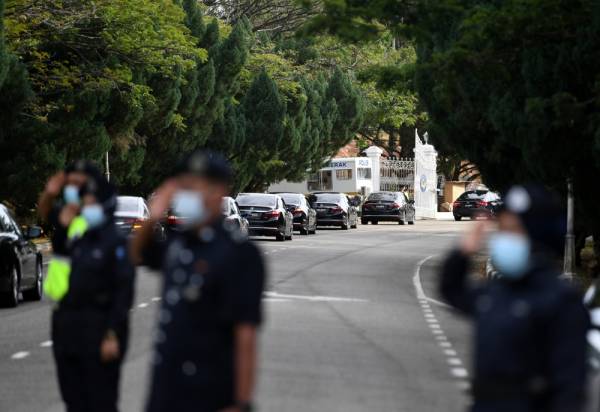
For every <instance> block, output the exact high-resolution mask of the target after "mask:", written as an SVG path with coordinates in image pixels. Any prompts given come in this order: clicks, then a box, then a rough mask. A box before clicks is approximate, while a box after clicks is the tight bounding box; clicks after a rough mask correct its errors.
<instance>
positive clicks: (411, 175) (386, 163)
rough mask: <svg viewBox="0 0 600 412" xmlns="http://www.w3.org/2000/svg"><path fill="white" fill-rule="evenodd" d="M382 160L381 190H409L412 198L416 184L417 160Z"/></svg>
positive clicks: (380, 171)
mask: <svg viewBox="0 0 600 412" xmlns="http://www.w3.org/2000/svg"><path fill="white" fill-rule="evenodd" d="M380 162H381V163H380V170H379V173H380V175H379V176H380V181H379V187H380V190H383V191H390V192H408V193H409V196H410V197H411V198H412V196H413V193H414V184H415V161H414V160H412V159H400V160H388V159H381V161H380Z"/></svg>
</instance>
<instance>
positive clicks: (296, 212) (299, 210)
mask: <svg viewBox="0 0 600 412" xmlns="http://www.w3.org/2000/svg"><path fill="white" fill-rule="evenodd" d="M293 213H294V216H301V215H302V213H303V212H302V209H296V210H294V212H293Z"/></svg>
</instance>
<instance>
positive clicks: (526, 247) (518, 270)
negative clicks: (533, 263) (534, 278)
mask: <svg viewBox="0 0 600 412" xmlns="http://www.w3.org/2000/svg"><path fill="white" fill-rule="evenodd" d="M489 247H490V253H491V255H492V263H493V265H494V266H495V267H496V269H498V270H499V271H500V273H501V274H502V275H504V277H505V278H507V279H514V280H516V279H520V278H522V277H523V276H525V274H526V273H527V269H529V258H530V256H531V244H530V242H529V239H528V238H527V237H526V236H523V235H519V234H516V233H511V232H498V233H496V234H494V235H492V236H491V237H490V242H489Z"/></svg>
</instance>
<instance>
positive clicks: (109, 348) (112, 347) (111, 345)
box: [100, 333, 121, 362]
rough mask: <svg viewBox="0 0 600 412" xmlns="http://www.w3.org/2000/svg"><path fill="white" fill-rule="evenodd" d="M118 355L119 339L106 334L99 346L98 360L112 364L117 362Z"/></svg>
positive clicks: (113, 335)
mask: <svg viewBox="0 0 600 412" xmlns="http://www.w3.org/2000/svg"><path fill="white" fill-rule="evenodd" d="M120 355H121V349H120V347H119V339H117V336H116V335H115V334H114V333H108V334H107V335H106V337H105V338H104V339H103V340H102V344H101V345H100V359H102V362H112V361H114V360H117V359H118V358H119V356H120Z"/></svg>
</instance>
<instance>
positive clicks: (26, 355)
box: [10, 351, 29, 360]
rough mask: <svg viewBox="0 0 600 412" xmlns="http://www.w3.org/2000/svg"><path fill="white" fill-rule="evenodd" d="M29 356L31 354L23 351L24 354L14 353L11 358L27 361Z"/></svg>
mask: <svg viewBox="0 0 600 412" xmlns="http://www.w3.org/2000/svg"><path fill="white" fill-rule="evenodd" d="M28 356H29V352H26V351H23V352H17V353H14V354H13V355H12V356H11V357H10V358H11V359H16V360H18V359H25V358H26V357H28Z"/></svg>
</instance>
